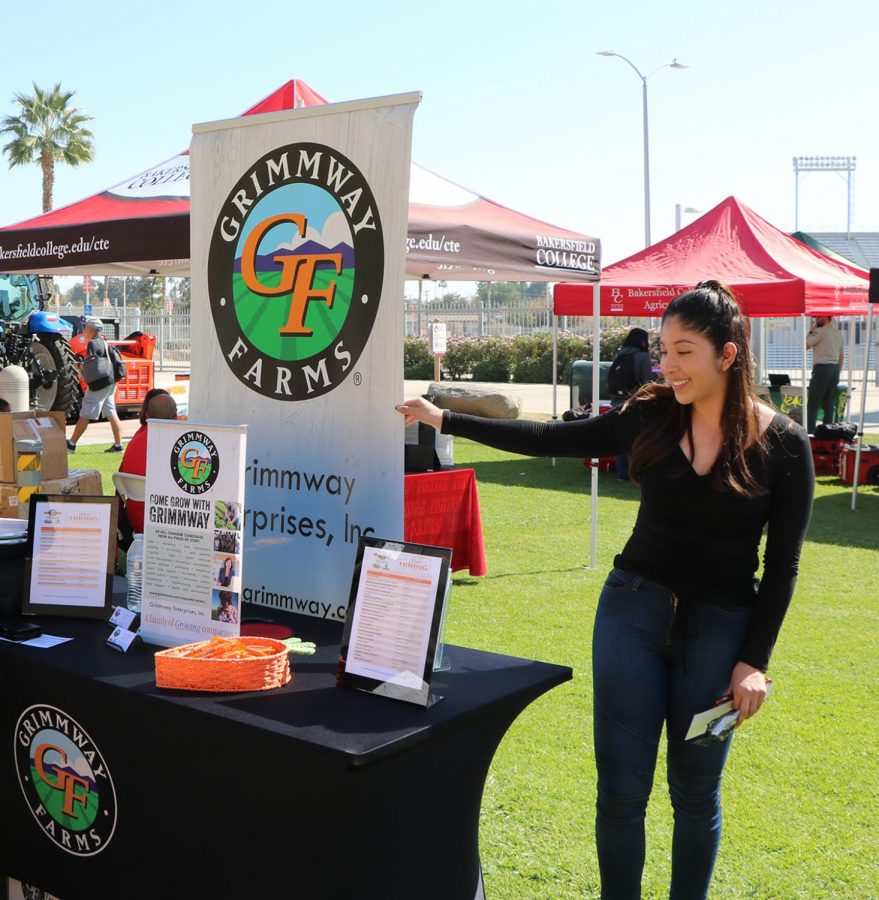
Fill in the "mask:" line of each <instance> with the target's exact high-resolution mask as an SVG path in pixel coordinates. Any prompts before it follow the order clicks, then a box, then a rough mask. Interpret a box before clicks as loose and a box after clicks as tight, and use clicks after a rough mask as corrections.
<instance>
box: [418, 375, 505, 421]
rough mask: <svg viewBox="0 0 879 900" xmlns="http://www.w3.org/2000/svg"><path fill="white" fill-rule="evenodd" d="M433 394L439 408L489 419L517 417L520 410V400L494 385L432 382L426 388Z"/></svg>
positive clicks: (429, 393)
mask: <svg viewBox="0 0 879 900" xmlns="http://www.w3.org/2000/svg"><path fill="white" fill-rule="evenodd" d="M427 393H428V395H433V402H434V403H435V404H436V405H437V406H438V407H439V408H440V409H450V410H452V411H453V412H460V413H468V414H469V415H471V416H486V417H487V418H489V419H518V418H519V413H520V412H521V411H522V400H521V399H520V398H518V397H514V396H513V395H512V394H509V393H507V392H506V391H499V390H498V389H497V388H496V387H494V386H484V387H483V386H482V385H478V384H468V385H467V386H466V387H465V386H464V385H462V384H449V383H443V384H437V383H436V382H432V383H431V385H430V387H429V388H428V389H427Z"/></svg>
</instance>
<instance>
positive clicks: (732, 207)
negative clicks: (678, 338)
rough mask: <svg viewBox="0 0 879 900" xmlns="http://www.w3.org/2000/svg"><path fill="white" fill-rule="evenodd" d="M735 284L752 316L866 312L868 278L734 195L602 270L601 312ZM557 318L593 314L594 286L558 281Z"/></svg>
mask: <svg viewBox="0 0 879 900" xmlns="http://www.w3.org/2000/svg"><path fill="white" fill-rule="evenodd" d="M709 278H713V279H716V280H718V281H721V282H723V283H725V284H727V285H729V286H730V287H731V288H732V289H733V292H734V293H735V295H736V297H737V298H738V300H739V303H740V304H741V306H742V309H743V310H744V312H746V313H747V314H748V315H749V316H796V315H804V314H805V315H822V314H823V315H834V316H838V315H863V314H866V312H867V305H868V304H867V288H868V286H869V279H868V277H867V275H866V274H865V273H864V272H863V271H862V270H861V269H859V268H858V267H857V266H855V265H847V264H846V263H844V262H839V261H837V260H834V259H831V258H829V257H827V256H824V255H823V254H821V253H818V252H817V251H815V250H813V249H812V248H811V247H808V246H806V245H805V244H802V243H800V242H799V241H797V240H795V239H794V238H792V237H790V236H789V235H787V234H785V232H783V231H780V230H779V229H778V228H776V227H775V226H774V225H771V224H770V223H769V222H767V221H766V220H765V219H763V218H762V217H760V216H758V215H757V213H755V212H754V211H753V210H752V209H749V208H748V207H747V206H745V205H744V203H741V202H740V201H739V200H736V198H735V197H727V198H726V200H724V201H723V202H722V203H720V204H718V205H717V206H715V207H714V209H712V210H710V211H709V212H707V213H705V215H703V216H701V217H700V218H698V219H696V220H695V221H694V222H691V223H690V224H689V225H688V226H687V227H686V228H683V229H681V230H680V231H678V232H675V233H674V234H673V235H671V236H670V237H668V238H666V239H665V240H663V241H659V242H658V243H656V244H653V245H652V246H650V247H648V248H647V249H646V250H642V251H641V252H640V253H636V254H634V255H633V256H630V257H628V258H627V259H624V260H622V261H621V262H618V263H614V265H612V266H608V267H607V268H606V269H604V271H603V272H602V273H601V314H602V315H603V316H660V315H662V311H663V310H664V309H665V307H666V306H667V305H668V304H669V302H670V301H671V300H672V299H673V298H674V297H676V296H677V295H678V294H680V293H682V292H683V291H685V290H687V289H688V288H691V287H693V285H695V284H696V283H697V282H699V281H702V280H705V279H709ZM554 310H555V314H556V315H559V316H584V315H591V314H592V311H593V310H592V291H591V290H587V289H586V288H585V286H583V285H577V284H566V283H563V284H558V285H556V287H555V292H554Z"/></svg>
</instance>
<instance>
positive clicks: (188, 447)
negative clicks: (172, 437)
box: [171, 431, 220, 494]
mask: <svg viewBox="0 0 879 900" xmlns="http://www.w3.org/2000/svg"><path fill="white" fill-rule="evenodd" d="M219 474H220V454H219V453H218V452H217V447H216V444H214V442H213V441H212V440H211V439H210V438H209V437H208V436H207V435H206V434H204V433H203V432H201V431H187V432H186V433H185V434H181V435H180V437H179V438H177V440H176V441H175V442H174V446H173V447H172V448H171V475H172V477H173V478H174V481H175V482H176V483H177V487H179V488H180V490H181V491H185V492H186V493H187V494H203V493H204V492H205V491H207V490H209V489H210V487H211V485H213V483H214V482H215V481H216V480H217V476H218V475H219Z"/></svg>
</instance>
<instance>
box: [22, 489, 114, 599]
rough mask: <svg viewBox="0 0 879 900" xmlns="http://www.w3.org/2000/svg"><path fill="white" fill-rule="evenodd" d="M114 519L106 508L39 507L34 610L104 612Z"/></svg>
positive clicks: (86, 505) (32, 595)
mask: <svg viewBox="0 0 879 900" xmlns="http://www.w3.org/2000/svg"><path fill="white" fill-rule="evenodd" d="M112 513H113V510H112V507H111V506H109V505H107V504H106V503H64V502H52V501H40V502H39V504H38V506H37V510H36V516H35V519H34V545H33V565H32V568H31V581H30V600H29V602H30V603H31V604H34V605H37V604H46V605H52V606H76V607H83V606H85V607H88V606H95V607H103V606H104V602H105V593H106V590H107V546H108V543H109V540H110V520H111V518H112Z"/></svg>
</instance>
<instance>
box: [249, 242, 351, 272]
mask: <svg viewBox="0 0 879 900" xmlns="http://www.w3.org/2000/svg"><path fill="white" fill-rule="evenodd" d="M326 253H341V254H342V268H343V269H353V268H354V248H353V247H352V246H351V245H350V244H346V243H344V242H340V243H338V244H336V246H335V247H333V248H332V249H329V248H327V247H325V246H324V245H323V244H319V243H318V242H317V241H305V242H304V243H302V244H300V245H299V246H298V247H297V248H296V249H295V250H290V249H288V248H287V247H284V248H283V249H281V248H279V249H277V250H274V251H272V252H271V253H267V254H265V255H264V256H257V257H255V259H254V268H255V269H256V271H257V272H279V271H280V270H281V265H280V263H277V262H275V257H276V256H312V255H316V254H320V255H323V254H326ZM330 265H331V264H330V263H322V264H320V266H319V268H321V269H323V268H329V267H330ZM232 271H233V272H238V273H240V272H241V257H240V256H236V257H235V262H234V263H233V264H232Z"/></svg>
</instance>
